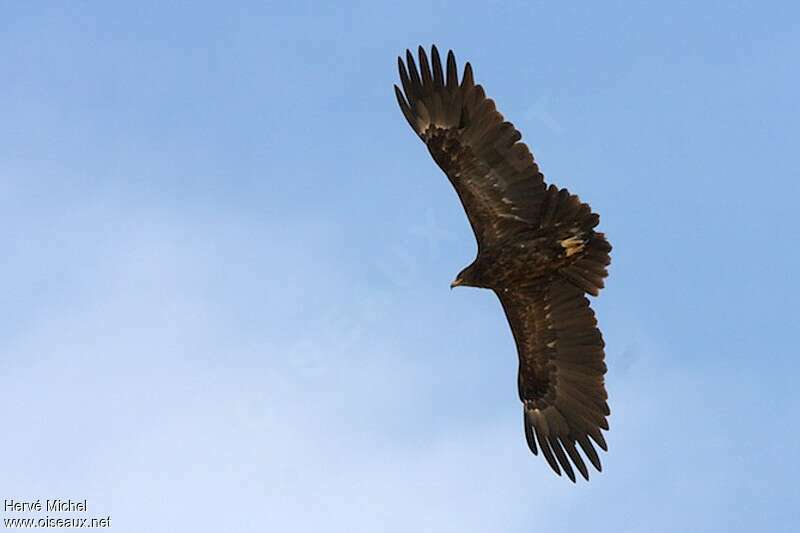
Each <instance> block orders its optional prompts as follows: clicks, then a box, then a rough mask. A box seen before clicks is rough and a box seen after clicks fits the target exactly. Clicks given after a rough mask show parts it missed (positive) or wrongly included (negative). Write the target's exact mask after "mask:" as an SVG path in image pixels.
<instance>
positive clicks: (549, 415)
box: [495, 278, 610, 481]
mask: <svg viewBox="0 0 800 533" xmlns="http://www.w3.org/2000/svg"><path fill="white" fill-rule="evenodd" d="M495 292H496V293H497V296H498V297H499V298H500V302H501V303H502V304H503V309H504V310H505V313H506V317H507V318H508V322H509V324H510V326H511V331H512V333H513V334H514V340H515V341H516V344H517V352H518V354H519V376H518V386H519V396H520V399H521V400H522V402H523V405H524V421H525V437H526V439H527V441H528V446H529V447H530V449H531V451H532V452H533V453H534V454H537V455H538V451H537V448H541V450H542V453H543V454H544V457H545V459H547V462H548V463H549V464H550V467H551V468H552V469H553V470H554V471H555V472H556V473H557V474H559V475H561V471H560V470H561V469H563V470H564V472H565V473H566V474H567V476H569V478H570V479H571V480H572V481H575V474H574V472H573V470H572V464H574V465H575V466H576V467H577V469H578V471H579V472H580V473H581V474H582V475H583V477H584V478H586V479H589V472H588V470H587V468H586V464H585V463H584V461H583V459H582V458H581V456H580V454H579V453H578V451H577V449H576V446H575V445H576V444H577V445H578V446H580V447H581V448H582V449H583V451H584V453H585V454H586V457H587V458H588V459H589V461H590V462H591V463H592V464H593V465H594V467H595V468H596V469H597V470H598V471H599V470H601V466H600V459H599V457H598V456H597V451H596V450H595V449H594V446H593V445H592V442H591V441H590V440H589V438H590V437H591V439H592V440H593V441H594V442H595V443H596V444H597V445H599V446H600V447H601V448H602V449H603V450H606V449H607V447H606V442H605V439H604V438H603V435H602V433H601V432H600V430H601V429H605V430H608V421H607V420H606V417H607V416H608V415H609V414H610V411H609V408H608V404H607V403H606V399H607V398H608V395H607V394H606V389H605V385H604V379H603V376H604V374H605V373H606V365H605V363H604V362H603V358H604V352H603V347H604V346H605V344H604V342H603V337H602V335H601V333H600V330H599V329H597V320H596V319H595V317H594V312H593V311H592V310H591V308H590V307H589V301H588V300H587V298H586V296H585V295H584V292H583V290H581V289H579V288H578V287H576V286H575V285H574V284H572V283H570V282H569V281H567V280H565V279H561V278H556V279H555V281H553V282H551V283H549V284H547V285H542V286H539V287H532V288H529V289H509V290H507V291H502V290H497V291H495ZM537 443H538V446H537ZM570 460H571V462H570ZM559 465H560V466H561V468H559Z"/></svg>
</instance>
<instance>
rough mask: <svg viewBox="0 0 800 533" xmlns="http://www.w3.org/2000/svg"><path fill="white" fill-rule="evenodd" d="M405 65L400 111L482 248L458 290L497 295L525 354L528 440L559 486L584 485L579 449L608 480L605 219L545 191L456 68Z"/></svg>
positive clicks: (522, 380) (485, 101) (522, 384)
mask: <svg viewBox="0 0 800 533" xmlns="http://www.w3.org/2000/svg"><path fill="white" fill-rule="evenodd" d="M418 57H419V69H418V68H417V66H416V64H415V61H414V57H413V55H412V54H411V52H409V51H407V52H406V61H405V62H403V60H402V59H401V58H398V66H399V69H400V80H401V83H402V86H403V88H402V90H401V89H400V88H398V87H397V86H396V85H395V93H396V95H397V101H398V103H399V104H400V109H401V110H402V111H403V115H405V117H406V119H407V120H408V123H409V124H410V125H411V127H412V128H413V130H414V131H415V132H416V133H417V135H419V137H420V139H422V141H423V142H424V143H425V144H426V146H427V147H428V150H429V151H430V153H431V155H432V156H433V159H434V160H435V161H436V163H437V164H438V165H439V166H440V167H441V169H442V170H443V171H444V172H445V174H447V177H448V178H449V179H450V183H452V184H453V187H454V188H455V190H456V192H457V193H458V196H459V198H460V199H461V203H462V205H463V206H464V210H465V211H466V213H467V217H468V218H469V222H470V224H471V226H472V229H473V231H474V233H475V238H476V239H477V241H478V256H477V258H476V259H475V261H473V262H472V264H470V265H469V266H468V267H466V268H465V269H464V270H462V271H461V272H460V273H459V275H458V276H457V277H456V280H455V281H454V282H453V284H452V285H451V287H453V286H457V285H467V286H473V287H483V288H487V289H492V290H493V291H494V292H495V293H496V294H497V296H498V297H499V298H500V302H501V304H502V306H503V309H504V310H505V313H506V317H507V318H508V322H509V324H510V326H511V331H512V333H513V335H514V340H515V341H516V345H517V352H518V355H519V375H518V380H517V381H518V383H517V384H518V389H519V397H520V400H521V401H522V403H523V415H524V428H525V437H526V440H527V442H528V446H529V447H530V449H531V451H532V452H533V453H534V454H538V450H540V449H541V450H542V454H543V455H544V457H545V459H546V460H547V462H548V464H549V465H550V467H551V468H552V469H553V470H554V471H555V472H556V473H557V474H559V475H561V471H562V470H563V471H564V472H565V473H566V475H567V476H568V477H569V478H570V479H571V480H572V481H575V473H574V471H573V466H574V467H575V468H577V470H578V472H580V474H581V475H582V476H583V477H584V478H586V479H589V472H588V469H587V468H586V463H585V462H584V460H583V457H582V456H581V454H580V453H579V451H578V448H580V449H581V450H582V451H583V454H584V455H585V457H586V458H587V459H588V460H589V462H590V463H591V464H592V465H594V467H595V468H596V469H597V470H601V466H600V459H599V458H598V456H597V451H596V450H595V445H597V446H600V448H602V449H603V450H606V449H607V448H606V442H605V439H604V438H603V435H602V433H601V430H607V429H608V422H607V417H608V415H609V408H608V404H607V403H606V399H607V397H608V396H607V394H606V390H605V386H604V381H603V376H604V374H605V372H606V365H605V363H604V362H603V358H604V353H603V347H604V343H603V337H602V335H601V333H600V330H599V329H597V321H596V320H595V316H594V312H593V311H592V310H591V308H590V307H589V301H588V299H587V298H586V296H585V295H586V293H588V294H591V295H593V296H597V295H598V293H599V292H600V289H601V288H603V279H604V278H605V277H606V276H607V275H608V272H607V271H606V267H607V266H608V265H609V263H610V261H611V260H610V257H609V252H610V251H611V245H610V244H609V243H608V241H607V240H606V238H605V236H604V235H603V234H602V233H599V232H596V231H594V228H595V227H596V226H597V224H598V222H599V217H598V216H597V215H596V214H594V213H592V211H591V209H590V208H589V206H588V205H587V204H584V203H581V201H580V200H579V199H578V197H577V196H575V195H572V194H570V193H569V192H568V191H567V190H566V189H559V188H558V187H556V186H555V185H550V186H549V187H548V186H546V185H545V183H544V179H543V176H542V173H541V172H539V167H538V166H537V165H536V163H535V161H534V160H533V156H532V155H531V152H530V150H528V147H527V146H526V145H525V144H523V143H521V142H520V138H521V135H520V133H519V132H518V131H517V130H516V129H515V128H514V126H513V125H512V124H511V123H510V122H506V121H504V120H503V116H502V115H501V114H500V113H499V112H498V111H497V109H496V108H495V104H494V102H493V101H492V100H491V99H489V98H487V97H486V95H485V94H484V92H483V88H482V87H481V86H480V85H476V84H475V82H474V79H473V73H472V67H471V66H470V64H469V63H467V64H466V66H465V68H464V74H463V76H462V78H461V80H460V81H459V79H458V72H457V70H456V62H455V57H454V56H453V53H452V52H449V53H448V54H447V66H446V69H442V63H441V60H440V58H439V52H438V51H437V50H436V47H435V46H434V47H433V48H432V50H431V59H430V62H429V61H428V57H427V55H426V53H425V50H423V49H422V47H420V49H419V56H418Z"/></svg>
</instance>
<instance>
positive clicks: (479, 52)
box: [0, 0, 800, 532]
mask: <svg viewBox="0 0 800 533" xmlns="http://www.w3.org/2000/svg"><path fill="white" fill-rule="evenodd" d="M14 4H16V5H14ZM14 4H10V5H9V3H7V4H6V5H4V6H3V7H2V8H0V46H1V47H2V50H3V54H0V72H2V79H3V83H2V84H0V116H2V117H3V121H2V123H3V127H2V128H0V228H2V229H0V243H2V248H3V250H4V260H3V261H0V274H2V276H3V279H4V280H5V283H3V284H2V285H0V298H2V301H3V302H4V305H3V306H2V310H0V313H2V318H3V319H2V320H0V362H1V364H2V372H1V373H0V403H1V404H2V406H3V426H4V431H3V433H4V435H5V437H4V438H3V439H2V440H1V441H0V456H2V457H3V459H4V460H3V466H2V469H1V470H2V474H1V475H0V497H1V498H4V499H8V498H14V499H29V500H30V499H37V498H41V499H45V498H55V497H62V498H73V499H83V498H86V499H88V500H89V513H88V515H89V516H105V515H111V516H112V520H113V522H112V523H113V530H114V531H117V532H127V531H131V532H134V531H145V530H147V531H154V532H158V531H176V530H188V529H190V528H191V529H192V530H194V531H209V532H210V531H221V530H227V529H236V530H237V531H264V530H265V529H266V530H275V531H287V530H288V531H309V532H311V531H321V530H324V531H345V532H359V531H364V532H373V531H388V532H393V531H403V532H405V531H436V532H448V531H454V532H455V531H458V532H463V531H469V532H472V531H475V532H483V531H498V530H499V531H511V532H517V531H519V532H523V531H524V532H528V531H532V530H535V531H547V532H557V531H576V530H584V531H585V530H589V529H591V530H592V531H598V532H603V531H609V532H611V531H613V532H626V531H631V532H637V531H644V530H647V531H652V532H660V531H664V532H667V531H669V532H673V531H709V532H714V531H725V532H730V531H772V532H779V531H787V532H788V531H792V530H793V526H794V525H796V523H797V521H798V511H797V509H798V508H800V497H799V496H798V490H797V485H796V480H797V478H798V475H800V471H798V466H797V462H796V460H795V458H794V456H795V454H796V450H797V442H798V438H800V431H798V429H797V427H796V424H795V423H794V421H795V420H797V418H798V417H797V410H798V408H800V401H798V393H797V392H796V390H795V386H796V383H795V375H796V373H797V370H798V363H797V356H798V349H797V323H798V319H799V318H800V316H798V311H797V310H796V307H795V304H796V301H797V300H798V296H800V290H799V289H798V286H797V283H796V273H797V271H798V268H800V254H798V251H797V249H796V246H795V244H796V242H797V241H798V230H797V223H796V216H795V215H796V207H795V205H796V199H797V197H798V194H800V185H799V184H800V171H798V166H797V157H796V145H797V138H798V134H800V131H798V130H799V129H800V128H799V127H798V124H800V110H799V108H798V106H797V102H796V95H797V94H798V85H800V83H798V82H800V77H799V76H798V74H797V57H798V53H800V31H798V30H800V8H798V7H796V6H795V5H793V4H790V3H788V2H786V3H756V2H705V3H703V5H696V4H693V3H689V2H682V3H672V5H670V6H665V5H662V4H661V3H655V2H653V3H650V2H637V3H632V2H604V3H603V4H602V6H600V5H599V4H598V5H595V4H590V3H588V2H585V3H579V4H574V5H573V6H572V7H564V6H558V7H557V6H556V5H555V4H554V3H544V2H527V1H526V2H513V1H503V2H489V3H486V2H481V3H470V2H464V1H459V2H449V1H438V0H437V1H433V2H421V3H415V2H405V3H403V4H402V5H397V6H392V7H389V6H388V4H385V5H380V4H376V3H367V2H364V3H345V2H341V3H336V4H330V5H320V4H318V3H314V2H294V3H287V2H280V3H275V4H273V3H271V2H266V3H264V2H253V3H244V2H238V3H231V4H234V5H226V6H225V7H221V6H220V5H215V4H212V3H201V2H191V3H190V2H175V3H169V5H164V4H163V3H156V2H135V3H133V2H130V3H127V5H121V4H120V3H114V5H112V4H111V3H103V2H80V3H77V2H75V3H69V5H67V3H23V2H17V3H14ZM290 4H291V7H289V6H290ZM433 42H435V43H437V45H438V46H439V47H440V49H449V48H452V49H454V50H455V52H456V56H457V58H458V60H459V64H460V65H463V62H464V61H467V60H469V61H471V62H472V64H473V67H474V69H475V77H476V80H477V81H478V82H479V83H482V84H483V85H484V87H485V89H486V91H487V93H488V94H489V95H490V96H492V97H493V98H494V99H495V100H496V101H497V102H498V107H499V109H500V110H501V111H502V112H503V113H504V115H505V116H506V117H507V118H508V119H509V120H511V121H512V122H514V123H515V124H516V125H517V127H518V128H519V129H520V130H521V131H522V133H523V140H525V141H526V142H528V144H529V146H530V147H531V149H532V151H533V153H534V154H535V156H536V157H537V159H538V161H539V163H540V166H541V168H542V170H543V172H544V174H545V177H546V179H547V180H548V181H551V182H555V183H557V184H558V185H559V186H565V187H568V188H569V189H570V190H571V191H573V192H575V193H577V194H579V195H580V196H581V198H582V199H584V200H586V201H588V202H590V203H591V205H592V207H593V208H594V209H595V211H597V212H599V213H600V214H601V228H602V229H603V231H605V232H606V233H607V234H608V236H609V238H610V240H611V242H612V243H613V244H614V252H613V262H612V265H611V277H610V279H609V281H608V283H607V289H606V290H605V291H604V292H603V293H602V294H601V297H600V298H599V299H597V300H595V301H594V302H593V306H594V308H595V310H596V311H597V314H598V316H599V320H600V324H601V327H602V329H603V332H604V335H605V337H606V342H607V361H608V365H609V373H608V375H607V384H608V388H609V392H610V400H609V403H610V405H611V410H612V416H611V419H610V424H611V431H610V432H609V434H608V436H607V440H608V442H609V450H610V451H609V453H607V454H605V455H604V456H603V458H602V459H603V465H604V472H603V473H602V474H596V475H593V476H592V479H591V481H590V482H589V483H578V484H577V485H573V484H572V483H570V482H569V481H567V480H566V479H562V478H558V477H556V476H554V475H553V474H552V473H551V472H550V471H549V468H548V466H547V465H546V463H545V462H544V461H543V460H542V459H541V458H536V457H532V456H531V455H530V453H529V452H528V451H527V448H526V445H525V442H524V437H523V435H522V424H521V409H520V406H519V403H518V399H517V393H516V385H515V384H516V365H517V363H516V354H515V351H514V346H513V341H512V338H511V335H510V332H509V331H508V327H507V325H506V323H505V320H504V317H503V314H502V311H501V309H500V306H499V303H498V302H497V301H496V299H495V297H494V295H493V294H491V293H489V292H487V291H480V290H471V289H460V290H457V291H452V292H451V291H450V290H449V288H448V285H449V282H450V281H451V279H452V277H453V276H454V274H456V273H457V272H458V271H459V270H460V269H461V268H462V267H463V266H465V265H466V264H468V263H469V262H470V261H471V260H472V258H473V257H474V253H475V243H474V239H473V236H472V233H471V231H470V229H469V226H468V224H467V222H466V219H465V217H464V214H463V212H462V210H461V207H460V205H459V203H458V201H457V199H456V196H455V194H454V192H453V191H452V190H451V188H450V185H449V184H448V182H447V180H446V178H445V177H444V175H443V174H441V172H440V171H439V170H438V168H437V167H436V166H435V165H434V163H433V162H432V161H431V159H430V157H429V156H428V154H427V152H426V150H425V149H424V147H423V146H422V144H421V143H420V142H419V141H418V140H417V139H416V138H415V136H414V135H413V133H412V132H411V130H410V129H409V128H408V126H407V124H406V123H405V121H404V119H403V117H402V115H401V114H400V112H399V110H398V109H397V107H396V103H395V100H394V95H393V93H392V84H393V83H395V82H396V76H397V74H396V70H395V69H396V64H395V61H396V56H397V55H398V54H399V53H401V52H403V51H404V49H405V48H406V47H416V46H417V45H418V44H424V45H426V46H429V45H430V44H431V43H433ZM8 516H9V514H8V513H6V514H4V515H3V517H4V518H6V517H8Z"/></svg>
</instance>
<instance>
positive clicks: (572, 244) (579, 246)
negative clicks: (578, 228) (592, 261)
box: [560, 236, 586, 257]
mask: <svg viewBox="0 0 800 533" xmlns="http://www.w3.org/2000/svg"><path fill="white" fill-rule="evenodd" d="M560 243H561V246H562V247H563V248H564V250H566V252H567V257H571V256H573V255H575V254H579V253H581V252H582V251H583V249H584V247H585V246H586V241H584V240H583V239H581V238H580V237H577V236H573V237H570V238H569V239H564V240H562V241H560Z"/></svg>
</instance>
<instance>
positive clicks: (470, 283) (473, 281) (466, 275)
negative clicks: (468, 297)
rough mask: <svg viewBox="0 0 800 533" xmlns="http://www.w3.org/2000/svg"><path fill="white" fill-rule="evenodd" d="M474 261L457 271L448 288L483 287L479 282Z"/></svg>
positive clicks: (478, 274)
mask: <svg viewBox="0 0 800 533" xmlns="http://www.w3.org/2000/svg"><path fill="white" fill-rule="evenodd" d="M476 263H477V262H475V261H473V262H472V264H470V265H469V266H468V267H466V268H465V269H463V270H462V271H461V272H459V273H458V275H457V276H456V279H454V280H453V282H452V283H451V284H450V288H451V289H452V288H453V287H462V286H464V287H485V285H484V284H483V283H482V282H481V278H480V273H479V271H478V268H477V266H476Z"/></svg>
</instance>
